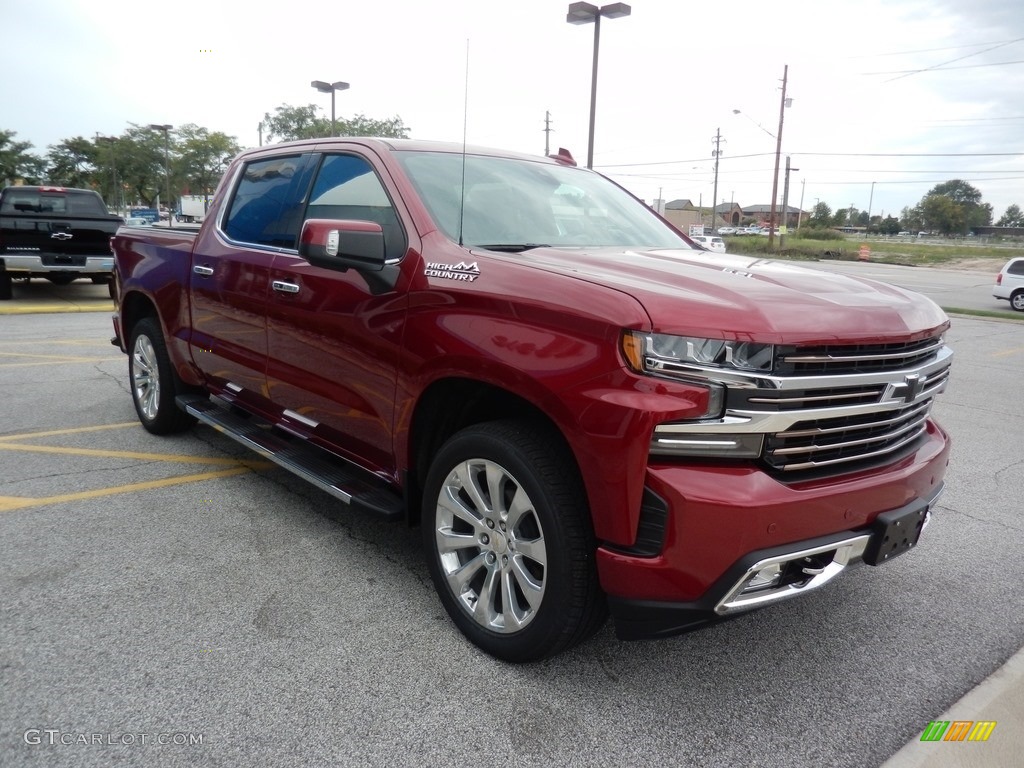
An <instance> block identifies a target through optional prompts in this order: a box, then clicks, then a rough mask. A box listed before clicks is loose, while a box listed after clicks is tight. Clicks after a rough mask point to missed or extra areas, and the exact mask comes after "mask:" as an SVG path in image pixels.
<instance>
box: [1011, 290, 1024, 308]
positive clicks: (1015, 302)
mask: <svg viewBox="0 0 1024 768" xmlns="http://www.w3.org/2000/svg"><path fill="white" fill-rule="evenodd" d="M1010 306H1011V307H1013V308H1014V309H1015V310H1017V311H1018V312H1024V291H1017V292H1016V293H1015V294H1013V295H1012V296H1011V297H1010Z"/></svg>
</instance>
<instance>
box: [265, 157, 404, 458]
mask: <svg viewBox="0 0 1024 768" xmlns="http://www.w3.org/2000/svg"><path fill="white" fill-rule="evenodd" d="M304 218H305V219H333V220H359V221H374V222H376V223H378V224H380V225H381V227H382V229H383V231H384V241H385V249H386V251H387V254H388V258H389V260H390V261H391V262H395V263H393V264H390V265H388V266H385V267H384V269H383V270H382V271H376V272H364V271H362V270H357V269H347V270H345V271H341V270H334V269H324V268H321V267H316V266H313V265H311V264H310V263H309V262H307V261H306V260H305V259H303V258H301V257H299V256H298V255H297V254H293V253H279V254H277V255H276V256H275V258H274V262H273V265H272V268H271V273H270V283H271V290H270V298H269V300H268V313H267V318H268V326H267V338H268V368H267V385H268V391H269V396H270V398H271V399H272V400H273V402H274V404H275V406H277V407H280V408H283V409H284V412H283V414H282V418H283V420H284V421H285V423H286V424H288V425H290V427H291V428H292V429H293V430H295V431H298V432H300V433H302V434H303V435H304V436H306V437H312V438H314V439H315V441H317V442H321V443H326V444H328V447H330V448H331V449H333V450H335V451H338V452H339V453H341V454H343V455H345V456H347V457H348V458H350V459H352V460H353V461H355V462H356V463H358V464H360V465H362V466H364V467H365V468H366V469H369V470H371V471H376V472H382V473H388V472H389V471H390V470H391V469H393V467H394V459H393V455H392V454H393V443H392V427H393V421H394V404H395V386H396V380H397V367H398V364H399V360H400V352H401V330H402V326H403V323H402V321H403V319H404V316H405V312H406V307H407V300H406V296H407V294H406V292H405V291H404V290H403V287H402V285H401V282H400V269H399V267H398V266H397V262H398V261H400V260H401V258H402V256H403V255H404V253H405V250H406V248H407V243H408V240H407V236H406V234H405V230H404V228H403V227H402V225H401V223H400V219H399V216H398V214H397V211H396V208H395V205H394V204H393V202H392V199H391V197H390V196H389V195H388V193H387V191H386V189H385V187H384V185H383V183H382V182H381V179H380V177H379V176H378V175H377V173H376V172H375V171H374V168H373V166H372V165H371V163H370V162H369V161H368V160H367V159H366V158H364V157H362V156H360V155H358V154H354V153H337V154H325V155H324V156H323V157H322V158H321V160H320V163H319V165H318V168H317V173H316V177H315V180H314V182H313V187H312V191H311V192H310V194H309V204H308V206H307V208H306V212H305V217H304Z"/></svg>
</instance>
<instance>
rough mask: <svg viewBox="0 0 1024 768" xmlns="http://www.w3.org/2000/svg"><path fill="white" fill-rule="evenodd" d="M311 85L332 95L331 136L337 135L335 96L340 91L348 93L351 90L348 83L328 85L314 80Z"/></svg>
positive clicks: (340, 82) (322, 81)
mask: <svg viewBox="0 0 1024 768" xmlns="http://www.w3.org/2000/svg"><path fill="white" fill-rule="evenodd" d="M310 85H311V86H313V87H314V88H316V89H317V90H318V91H320V93H329V94H331V136H335V135H337V133H338V128H337V125H336V122H335V119H334V94H336V93H337V92H338V91H347V90H348V88H349V85H348V83H343V82H342V81H341V80H339V81H338V82H336V83H328V82H326V81H324V80H314V81H313V82H311V83H310Z"/></svg>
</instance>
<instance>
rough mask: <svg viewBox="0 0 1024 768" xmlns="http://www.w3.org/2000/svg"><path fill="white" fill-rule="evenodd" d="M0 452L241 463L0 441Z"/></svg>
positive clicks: (180, 461) (224, 463)
mask: <svg viewBox="0 0 1024 768" xmlns="http://www.w3.org/2000/svg"><path fill="white" fill-rule="evenodd" d="M0 451H25V452H26V453H57V454H64V455H68V456H98V457H99V458H103V459H139V460H140V461H169V462H173V463H175V464H211V465H213V466H222V467H237V466H238V465H239V464H242V463H243V462H241V461H239V460H238V459H218V458H214V457H212V456H186V455H183V454H173V453H141V452H137V451H105V450H102V449H97V448H64V447H61V446H56V445H25V444H24V443H5V442H3V441H2V440H0Z"/></svg>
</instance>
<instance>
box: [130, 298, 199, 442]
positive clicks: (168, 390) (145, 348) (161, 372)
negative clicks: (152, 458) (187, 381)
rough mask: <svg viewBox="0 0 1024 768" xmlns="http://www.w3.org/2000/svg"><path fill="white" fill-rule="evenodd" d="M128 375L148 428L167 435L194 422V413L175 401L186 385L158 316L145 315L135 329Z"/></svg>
mask: <svg viewBox="0 0 1024 768" xmlns="http://www.w3.org/2000/svg"><path fill="white" fill-rule="evenodd" d="M128 376H129V379H130V380H131V387H132V401H133V402H134V403H135V412H136V413H137V414H138V415H139V421H141V422H142V426H144V427H145V428H146V429H147V430H149V431H150V432H152V433H153V434H155V435H166V434H170V433H173V432H181V431H183V430H186V429H188V428H189V427H190V426H192V424H193V423H195V418H194V417H192V416H189V415H188V414H187V413H185V412H184V411H182V410H180V409H179V408H178V406H177V405H175V402H174V398H175V397H177V396H178V395H179V394H181V393H182V392H183V391H184V390H185V387H184V386H183V385H182V383H181V381H180V380H179V379H178V376H177V374H175V372H174V366H172V365H171V360H170V357H168V355H167V346H166V345H165V344H164V337H163V333H162V332H161V330H160V324H159V323H158V322H157V321H156V319H155V318H152V317H146V318H143V319H142V320H140V321H139V322H138V323H136V324H135V327H134V328H133V329H132V340H131V344H130V345H129V347H128Z"/></svg>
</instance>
